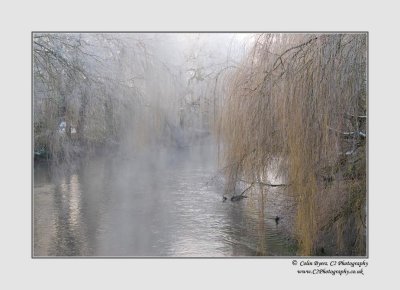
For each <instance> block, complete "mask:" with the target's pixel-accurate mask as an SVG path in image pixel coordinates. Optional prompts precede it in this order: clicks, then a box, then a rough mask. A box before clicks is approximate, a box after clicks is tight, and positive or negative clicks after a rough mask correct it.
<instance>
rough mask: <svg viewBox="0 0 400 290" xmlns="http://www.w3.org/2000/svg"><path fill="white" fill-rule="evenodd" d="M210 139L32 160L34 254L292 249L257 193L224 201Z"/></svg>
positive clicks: (275, 252)
mask: <svg viewBox="0 0 400 290" xmlns="http://www.w3.org/2000/svg"><path fill="white" fill-rule="evenodd" d="M216 161H217V156H216V150H215V147H214V146H212V145H198V146H193V147H190V148H184V149H162V150H161V149H159V150H149V152H147V153H146V154H144V153H142V154H135V155H134V156H133V155H132V156H131V155H127V154H121V153H119V154H118V153H113V154H103V155H100V156H97V157H96V158H93V157H92V158H87V159H83V160H81V161H80V162H78V164H74V165H71V164H69V165H67V164H59V165H57V166H49V165H47V164H46V163H42V164H35V167H34V189H33V223H34V224H33V256H34V257H43V256H84V257H86V256H100V257H121V256H123V257H143V256H144V257H164V256H167V257H224V256H225V257H231V256H256V255H263V256H288V255H289V256H290V255H295V253H294V250H293V247H292V246H291V244H290V242H289V240H288V239H287V237H286V235H285V234H284V233H283V231H282V229H281V228H280V224H279V223H278V224H277V223H276V222H275V220H274V219H273V215H271V214H268V213H267V212H266V211H265V210H264V207H262V206H259V203H258V202H257V201H255V200H254V199H253V198H247V199H244V200H242V201H239V202H231V201H229V200H227V201H226V202H222V193H223V189H222V185H221V184H218V182H210V180H212V177H213V176H215V174H216V168H217V162H216Z"/></svg>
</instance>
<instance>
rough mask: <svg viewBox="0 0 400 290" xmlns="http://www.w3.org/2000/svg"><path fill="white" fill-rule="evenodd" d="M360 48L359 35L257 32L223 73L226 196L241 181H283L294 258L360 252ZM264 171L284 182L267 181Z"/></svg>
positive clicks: (363, 85)
mask: <svg viewBox="0 0 400 290" xmlns="http://www.w3.org/2000/svg"><path fill="white" fill-rule="evenodd" d="M366 45H367V37H366V34H261V35H257V37H256V38H255V40H254V44H253V47H252V49H251V51H250V52H249V53H248V57H247V58H246V60H245V61H244V62H243V63H242V64H241V65H240V67H239V68H237V69H236V71H235V73H234V74H233V75H232V76H231V78H230V80H229V83H230V88H229V93H228V94H227V95H226V96H225V99H224V102H223V104H224V106H223V108H222V109H221V112H220V116H219V120H220V121H219V125H218V126H219V138H220V139H219V140H220V143H221V146H222V148H223V161H224V165H225V166H224V173H225V176H226V194H233V193H234V192H235V187H237V185H238V182H239V181H241V180H242V181H243V180H245V181H246V182H247V183H249V184H250V186H252V185H256V184H258V185H260V186H262V187H265V188H266V190H268V188H270V187H274V186H278V185H279V186H283V188H284V193H285V194H286V195H287V196H288V197H291V198H294V200H295V212H296V214H295V215H294V217H293V218H294V225H295V226H294V234H295V237H296V239H297V240H298V244H299V254H300V255H314V254H318V251H319V249H321V247H325V249H327V248H328V249H331V253H332V254H346V255H365V249H366V246H365V235H366V234H365V233H366V223H365V219H366V134H367V132H366V112H367V107H366V98H367V96H366V65H367V64H366V61H367V60H366V53H367V52H366V51H367V48H366ZM271 168H278V169H277V171H278V172H279V174H280V175H281V176H283V177H284V180H286V182H285V184H273V183H272V182H271V180H268V176H270V174H269V173H270V170H271ZM254 188H258V186H257V187H254Z"/></svg>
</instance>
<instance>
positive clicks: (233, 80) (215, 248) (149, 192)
mask: <svg viewBox="0 0 400 290" xmlns="http://www.w3.org/2000/svg"><path fill="white" fill-rule="evenodd" d="M366 42H367V40H366V35H365V34H268V33H254V34H253V33H33V35H32V56H33V78H32V80H33V116H34V117H33V124H32V126H33V133H34V134H33V138H34V144H33V148H32V151H33V152H32V154H33V156H32V158H33V162H34V190H33V200H34V202H33V215H34V220H33V223H34V233H33V236H34V238H33V239H34V253H33V255H34V256H125V257H137V256H152V257H154V256H172V257H182V256H190V257H199V256H206V257H216V256H255V255H261V256H272V255H274V256H293V255H303V256H313V255H329V256H333V255H347V256H358V255H365V251H366V182H367V181H366V180H367V176H366V158H367V156H366V149H365V148H366V143H367V90H366V68H367V59H366V45H367V43H366Z"/></svg>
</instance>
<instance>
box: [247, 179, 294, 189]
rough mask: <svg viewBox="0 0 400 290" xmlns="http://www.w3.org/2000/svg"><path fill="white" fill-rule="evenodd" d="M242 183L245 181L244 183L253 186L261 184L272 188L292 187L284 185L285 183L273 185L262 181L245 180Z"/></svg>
mask: <svg viewBox="0 0 400 290" xmlns="http://www.w3.org/2000/svg"><path fill="white" fill-rule="evenodd" d="M240 181H243V182H245V183H248V184H252V185H251V186H253V185H254V184H260V185H262V186H270V187H286V186H290V184H284V183H281V184H273V183H266V182H262V181H254V182H248V181H246V180H243V179H241V180H240ZM246 190H247V189H246Z"/></svg>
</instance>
